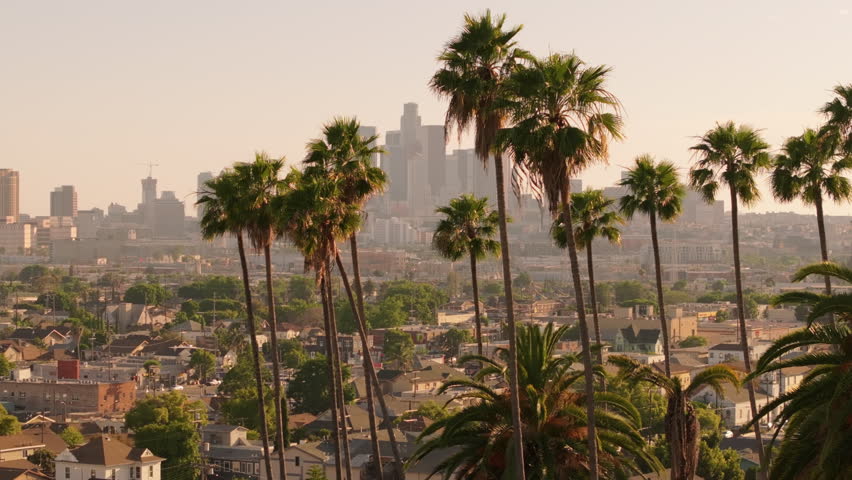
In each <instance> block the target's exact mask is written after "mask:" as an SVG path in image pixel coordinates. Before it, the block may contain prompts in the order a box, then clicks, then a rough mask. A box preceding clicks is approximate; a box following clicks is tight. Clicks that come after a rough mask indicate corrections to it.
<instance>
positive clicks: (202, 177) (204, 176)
mask: <svg viewBox="0 0 852 480" xmlns="http://www.w3.org/2000/svg"><path fill="white" fill-rule="evenodd" d="M196 180H197V182H198V183H197V185H198V186H197V188H196V190H195V198H196V200H197V199H198V198H200V197H201V192H203V191H204V184H205V183H207V182H208V181H210V180H213V172H201V173H199V174H198V177H196ZM196 212H197V213H196V214H197V216H198V219H199V220H201V217H203V216H204V206H202V205H198V206H197V207H196Z"/></svg>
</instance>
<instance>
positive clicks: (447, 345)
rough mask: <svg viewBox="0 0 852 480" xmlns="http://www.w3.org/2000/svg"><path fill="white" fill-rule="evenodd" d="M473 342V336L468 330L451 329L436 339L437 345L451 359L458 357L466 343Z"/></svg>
mask: <svg viewBox="0 0 852 480" xmlns="http://www.w3.org/2000/svg"><path fill="white" fill-rule="evenodd" d="M473 340H474V338H473V336H472V335H471V334H470V332H468V331H467V330H462V329H459V328H451V329H449V330H447V331H446V332H444V333H442V334H441V335H440V336H439V337H438V338H437V339H436V343H437V344H438V346H439V348H440V349H441V350H442V351H443V352H444V354H445V355H447V356H449V357H458V356H459V350H460V348H461V346H462V345H464V344H465V343H470V342H472V341H473Z"/></svg>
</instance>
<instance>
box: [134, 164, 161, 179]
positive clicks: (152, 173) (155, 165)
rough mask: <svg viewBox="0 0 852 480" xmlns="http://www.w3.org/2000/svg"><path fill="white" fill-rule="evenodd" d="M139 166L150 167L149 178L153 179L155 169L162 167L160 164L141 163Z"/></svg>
mask: <svg viewBox="0 0 852 480" xmlns="http://www.w3.org/2000/svg"><path fill="white" fill-rule="evenodd" d="M139 165H147V166H148V178H151V177H152V176H153V175H154V167H159V166H160V164H159V163H153V162H148V163H140V164H139Z"/></svg>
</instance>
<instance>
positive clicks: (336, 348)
mask: <svg viewBox="0 0 852 480" xmlns="http://www.w3.org/2000/svg"><path fill="white" fill-rule="evenodd" d="M329 270H330V269H329ZM325 288H326V289H327V290H328V292H327V293H326V295H327V299H328V323H329V326H330V327H331V335H330V338H331V348H332V353H333V355H334V370H333V371H332V374H333V375H334V377H335V381H336V382H337V399H336V401H337V410H338V412H340V426H341V430H340V440H341V442H342V444H343V466H344V467H345V468H346V470H345V472H346V480H352V455H351V453H350V451H349V422H348V421H347V420H346V417H347V415H346V402H345V401H344V398H343V387H344V386H343V367H342V366H341V365H342V361H341V360H340V345H339V344H338V343H337V319H336V318H335V312H334V294H333V293H332V289H331V276H330V275H329V276H327V277H326V281H325Z"/></svg>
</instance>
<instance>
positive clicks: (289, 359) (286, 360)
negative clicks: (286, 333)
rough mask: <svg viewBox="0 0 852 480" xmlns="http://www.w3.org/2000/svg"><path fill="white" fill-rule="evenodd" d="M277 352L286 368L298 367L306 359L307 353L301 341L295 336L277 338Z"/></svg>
mask: <svg viewBox="0 0 852 480" xmlns="http://www.w3.org/2000/svg"><path fill="white" fill-rule="evenodd" d="M278 353H279V355H281V362H282V363H283V364H284V366H286V367H287V368H299V367H301V366H302V364H304V363H305V362H306V361H307V360H308V354H307V353H306V352H305V348H304V347H303V346H302V342H300V341H299V340H297V339H295V338H284V339H281V340H278Z"/></svg>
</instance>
